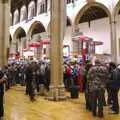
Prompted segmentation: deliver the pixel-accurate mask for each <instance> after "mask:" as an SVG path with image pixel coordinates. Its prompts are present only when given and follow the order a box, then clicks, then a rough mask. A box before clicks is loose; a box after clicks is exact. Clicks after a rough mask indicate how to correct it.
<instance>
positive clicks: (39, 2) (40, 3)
mask: <svg viewBox="0 0 120 120" xmlns="http://www.w3.org/2000/svg"><path fill="white" fill-rule="evenodd" d="M41 6H42V0H38V7H37V14H38V15H39V14H40V13H41Z"/></svg>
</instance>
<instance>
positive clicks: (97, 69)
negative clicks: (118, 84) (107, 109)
mask: <svg viewBox="0 0 120 120" xmlns="http://www.w3.org/2000/svg"><path fill="white" fill-rule="evenodd" d="M87 79H88V89H89V91H90V92H91V93H92V113H93V116H96V110H97V106H98V117H103V105H104V90H105V88H106V83H107V80H108V70H107V68H106V67H105V66H103V65H102V64H101V62H100V61H99V60H96V61H95V66H93V67H92V68H91V69H90V70H89V72H88V76H87ZM97 101H98V103H97Z"/></svg>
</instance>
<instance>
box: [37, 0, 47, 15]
mask: <svg viewBox="0 0 120 120" xmlns="http://www.w3.org/2000/svg"><path fill="white" fill-rule="evenodd" d="M45 12H47V0H38V14H41V13H45Z"/></svg>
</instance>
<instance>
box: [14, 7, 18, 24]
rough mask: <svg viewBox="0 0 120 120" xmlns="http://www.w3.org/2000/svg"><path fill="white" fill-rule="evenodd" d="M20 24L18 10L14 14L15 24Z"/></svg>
mask: <svg viewBox="0 0 120 120" xmlns="http://www.w3.org/2000/svg"><path fill="white" fill-rule="evenodd" d="M18 22H19V11H18V9H17V10H15V12H14V20H13V24H14V25H15V24H17V23H18Z"/></svg>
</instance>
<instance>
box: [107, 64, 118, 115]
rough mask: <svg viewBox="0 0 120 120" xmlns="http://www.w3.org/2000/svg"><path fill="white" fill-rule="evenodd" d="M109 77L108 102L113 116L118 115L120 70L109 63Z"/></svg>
mask: <svg viewBox="0 0 120 120" xmlns="http://www.w3.org/2000/svg"><path fill="white" fill-rule="evenodd" d="M109 67H110V68H109V69H110V75H109V80H108V84H107V86H108V88H109V90H110V91H111V92H110V93H109V94H110V100H111V105H112V107H111V109H112V112H111V113H113V114H118V113H119V102H118V92H119V87H120V85H119V83H120V69H118V68H116V64H115V63H113V62H111V63H110V64H109Z"/></svg>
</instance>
